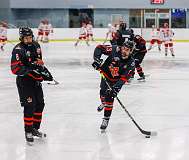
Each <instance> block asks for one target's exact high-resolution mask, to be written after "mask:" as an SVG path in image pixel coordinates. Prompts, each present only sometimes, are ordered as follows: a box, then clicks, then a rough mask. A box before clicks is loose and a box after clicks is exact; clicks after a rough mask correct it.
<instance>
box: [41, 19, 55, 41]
mask: <svg viewBox="0 0 189 160" xmlns="http://www.w3.org/2000/svg"><path fill="white" fill-rule="evenodd" d="M50 33H53V27H52V24H51V23H49V21H48V20H47V19H45V20H44V28H43V36H44V38H43V42H44V43H48V42H49V35H50Z"/></svg>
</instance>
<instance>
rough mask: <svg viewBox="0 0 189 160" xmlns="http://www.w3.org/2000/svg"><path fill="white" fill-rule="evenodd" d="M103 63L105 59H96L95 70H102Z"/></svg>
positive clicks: (93, 64)
mask: <svg viewBox="0 0 189 160" xmlns="http://www.w3.org/2000/svg"><path fill="white" fill-rule="evenodd" d="M102 62H103V59H95V61H94V62H93V63H92V66H93V68H94V69H96V70H98V69H100V67H101V65H102Z"/></svg>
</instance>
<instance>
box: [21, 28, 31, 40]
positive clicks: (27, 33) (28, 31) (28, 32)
mask: <svg viewBox="0 0 189 160" xmlns="http://www.w3.org/2000/svg"><path fill="white" fill-rule="evenodd" d="M19 36H20V37H19V40H20V41H22V40H23V38H24V37H26V36H32V38H34V35H33V31H32V30H31V28H29V27H20V28H19Z"/></svg>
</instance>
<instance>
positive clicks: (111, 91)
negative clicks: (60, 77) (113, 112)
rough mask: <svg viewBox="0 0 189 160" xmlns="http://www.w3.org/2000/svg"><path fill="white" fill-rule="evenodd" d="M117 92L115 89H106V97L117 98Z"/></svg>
mask: <svg viewBox="0 0 189 160" xmlns="http://www.w3.org/2000/svg"><path fill="white" fill-rule="evenodd" d="M119 90H120V89H118V88H117V87H112V88H111V89H109V88H108V89H107V95H108V96H110V97H113V98H114V97H117V94H118V93H119Z"/></svg>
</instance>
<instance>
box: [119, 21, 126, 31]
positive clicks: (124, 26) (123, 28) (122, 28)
mask: <svg viewBox="0 0 189 160" xmlns="http://www.w3.org/2000/svg"><path fill="white" fill-rule="evenodd" d="M126 28H127V24H126V23H124V22H122V23H120V25H119V29H120V30H126Z"/></svg>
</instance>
